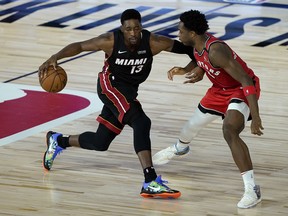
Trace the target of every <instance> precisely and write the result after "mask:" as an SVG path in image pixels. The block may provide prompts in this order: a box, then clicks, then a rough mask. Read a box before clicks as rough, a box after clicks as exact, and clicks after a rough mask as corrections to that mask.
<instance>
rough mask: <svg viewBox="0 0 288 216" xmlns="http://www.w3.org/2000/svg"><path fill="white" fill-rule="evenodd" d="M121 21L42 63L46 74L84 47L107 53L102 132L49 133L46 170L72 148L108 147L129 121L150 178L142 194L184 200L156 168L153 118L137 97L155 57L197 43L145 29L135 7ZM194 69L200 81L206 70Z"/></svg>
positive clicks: (102, 84) (187, 50) (100, 82)
mask: <svg viewBox="0 0 288 216" xmlns="http://www.w3.org/2000/svg"><path fill="white" fill-rule="evenodd" d="M121 24H122V25H121V28H120V29H119V30H118V31H115V32H108V33H104V34H102V35H100V36H98V37H95V38H92V39H90V40H87V41H82V42H76V43H72V44H70V45H68V46H66V47H64V48H63V49H62V50H60V51H59V52H58V53H56V54H55V55H52V56H51V57H50V58H49V59H48V60H47V61H46V62H44V63H43V64H42V65H41V66H40V67H39V76H40V77H43V76H45V75H46V73H47V68H48V66H49V65H53V66H54V67H55V68H56V66H57V60H59V59H62V58H65V57H71V56H75V55H77V54H79V53H81V52H83V51H99V50H103V51H104V52H105V54H106V59H105V63H104V66H103V71H102V72H100V73H99V76H98V82H97V92H98V95H99V98H100V99H101V100H102V102H103V103H104V106H103V109H102V111H101V114H100V115H99V116H98V118H97V120H98V122H99V126H98V129H97V131H96V132H84V133H82V134H79V135H71V136H68V135H62V134H61V133H56V132H52V131H49V132H48V133H47V136H46V137H47V150H46V152H45V154H44V159H43V165H44V167H45V169H47V170H50V169H51V167H52V164H53V161H54V159H55V157H56V156H57V155H58V154H59V153H60V152H61V151H62V150H63V149H66V148H67V147H70V146H75V147H80V148H83V149H90V150H96V151H106V150H107V149H108V148H109V145H110V143H111V142H112V141H113V140H114V138H115V137H116V136H117V135H118V134H120V133H121V131H122V129H123V127H124V126H125V125H129V126H130V127H132V128H133V133H134V149H135V152H136V154H137V155H138V158H139V160H140V163H141V166H142V168H143V172H144V177H145V181H144V183H143V187H142V190H141V193H140V194H141V196H143V197H161V198H178V197H179V196H180V195H181V193H180V192H179V191H177V190H173V189H170V188H169V187H167V186H166V185H165V184H164V181H163V180H162V179H161V176H160V175H159V176H157V174H156V172H155V169H154V168H153V163H152V159H151V141H150V127H151V121H150V119H149V117H147V116H146V114H145V112H144V111H143V109H142V107H141V104H140V103H139V101H138V100H137V99H136V98H137V94H138V93H137V92H138V86H139V84H140V83H142V82H144V81H145V80H146V79H147V77H148V75H149V73H150V71H151V66H152V62H153V56H154V55H156V54H158V53H160V52H161V51H168V52H174V53H193V52H192V51H191V47H185V46H184V45H183V44H181V43H180V42H178V41H175V40H172V39H170V38H168V37H164V36H160V35H156V34H153V33H151V32H149V31H147V30H144V29H142V26H141V15H140V13H139V12H138V11H136V10H134V9H128V10H126V11H124V12H123V13H122V15H121ZM190 57H191V58H193V56H190ZM194 72H195V74H199V79H201V78H202V76H203V73H202V70H201V69H195V70H194Z"/></svg>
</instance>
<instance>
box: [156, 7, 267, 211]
mask: <svg viewBox="0 0 288 216" xmlns="http://www.w3.org/2000/svg"><path fill="white" fill-rule="evenodd" d="M208 29H209V26H208V23H207V20H206V18H205V15H204V14H202V13H200V12H199V11H197V10H190V11H187V12H184V13H183V14H182V15H181V16H180V23H179V39H180V41H181V42H182V43H184V44H185V45H188V46H191V47H194V56H195V58H196V62H197V64H198V66H199V67H201V68H202V69H203V70H204V71H205V74H206V75H207V77H208V78H209V79H210V81H211V82H212V87H211V88H209V89H208V91H207V93H206V95H205V96H204V97H203V98H202V100H201V101H200V103H199V105H198V108H197V109H196V110H195V112H194V115H193V116H192V117H191V118H190V119H189V121H188V122H187V123H186V125H185V126H184V127H183V129H182V131H181V134H180V137H179V140H178V141H177V143H176V144H175V145H173V146H170V147H168V148H166V149H164V150H161V151H160V152H158V153H156V154H155V155H154V156H153V162H154V164H165V163H167V162H169V160H171V159H172V158H173V157H177V156H179V155H183V154H186V153H187V152H188V151H189V145H188V144H189V143H190V142H191V141H192V140H193V138H194V137H195V136H196V135H197V133H198V132H199V130H200V129H201V128H203V127H204V126H205V125H207V124H208V123H209V122H211V121H213V120H215V119H216V118H217V116H220V117H223V118H224V120H223V127H222V130H223V135H224V138H225V140H226V142H227V143H228V145H229V147H230V149H231V152H232V156H233V159H234V161H235V163H236V165H237V166H238V168H239V170H240V172H241V175H242V178H243V181H244V186H245V192H244V195H243V197H242V199H241V200H240V201H239V203H238V205H237V206H238V207H239V208H250V207H252V206H255V205H256V204H257V203H259V202H260V201H261V194H260V187H259V186H258V185H256V184H255V181H254V174H253V166H252V162H251V158H250V154H249V150H248V147H247V146H246V144H245V143H244V141H243V140H242V139H241V138H240V136H239V134H240V133H241V132H242V131H243V129H244V127H245V123H246V121H247V120H248V119H249V117H251V118H252V122H251V133H252V134H255V135H259V136H260V135H262V131H261V130H263V127H262V123H261V119H260V116H259V109H258V102H257V100H258V98H259V95H260V85H259V79H258V77H257V76H256V75H255V74H254V72H253V71H252V70H251V69H250V68H249V67H248V66H247V65H246V63H245V62H244V61H243V60H242V59H241V58H240V57H239V56H238V55H237V54H236V53H235V52H234V51H233V50H232V49H231V48H230V47H229V46H228V45H227V44H226V43H224V42H223V41H220V40H219V39H217V38H215V37H213V36H212V35H211V34H209V33H207V30H208ZM193 66H196V64H194V63H193V62H191V63H190V64H189V67H186V68H181V67H174V68H172V69H171V70H170V71H169V72H168V78H169V79H172V78H173V76H174V75H176V74H178V75H181V74H182V75H183V74H186V73H187V72H188V71H189V70H191V69H192V68H193ZM186 77H187V78H188V79H189V80H188V82H194V78H193V74H189V75H186Z"/></svg>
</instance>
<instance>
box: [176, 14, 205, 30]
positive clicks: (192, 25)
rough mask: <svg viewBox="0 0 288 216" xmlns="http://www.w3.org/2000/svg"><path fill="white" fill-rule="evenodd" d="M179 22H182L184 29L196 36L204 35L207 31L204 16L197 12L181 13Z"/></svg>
mask: <svg viewBox="0 0 288 216" xmlns="http://www.w3.org/2000/svg"><path fill="white" fill-rule="evenodd" d="M180 21H181V22H183V24H184V26H185V28H187V29H188V30H191V31H194V32H195V33H196V34H198V35H201V34H204V33H205V32H206V31H207V30H208V29H209V25H208V22H207V20H206V17H205V15H204V14H203V13H201V12H200V11H198V10H190V11H186V12H184V13H182V14H181V15H180Z"/></svg>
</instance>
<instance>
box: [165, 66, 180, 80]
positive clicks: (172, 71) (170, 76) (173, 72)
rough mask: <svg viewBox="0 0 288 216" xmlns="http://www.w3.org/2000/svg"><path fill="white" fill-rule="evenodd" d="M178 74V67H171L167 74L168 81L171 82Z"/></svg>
mask: <svg viewBox="0 0 288 216" xmlns="http://www.w3.org/2000/svg"><path fill="white" fill-rule="evenodd" d="M178 73H179V67H173V68H171V69H170V70H169V71H168V72H167V77H168V79H169V80H172V81H173V76H174V75H176V74H178Z"/></svg>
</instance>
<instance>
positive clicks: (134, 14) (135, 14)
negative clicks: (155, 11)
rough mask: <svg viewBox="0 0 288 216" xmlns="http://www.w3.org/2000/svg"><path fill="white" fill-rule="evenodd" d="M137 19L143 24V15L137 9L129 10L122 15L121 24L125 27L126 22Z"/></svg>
mask: <svg viewBox="0 0 288 216" xmlns="http://www.w3.org/2000/svg"><path fill="white" fill-rule="evenodd" d="M129 19H137V20H139V22H140V23H141V14H140V13H139V11H137V10H135V9H127V10H125V11H124V12H123V13H122V15H121V24H122V25H123V23H124V21H125V20H129Z"/></svg>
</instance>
